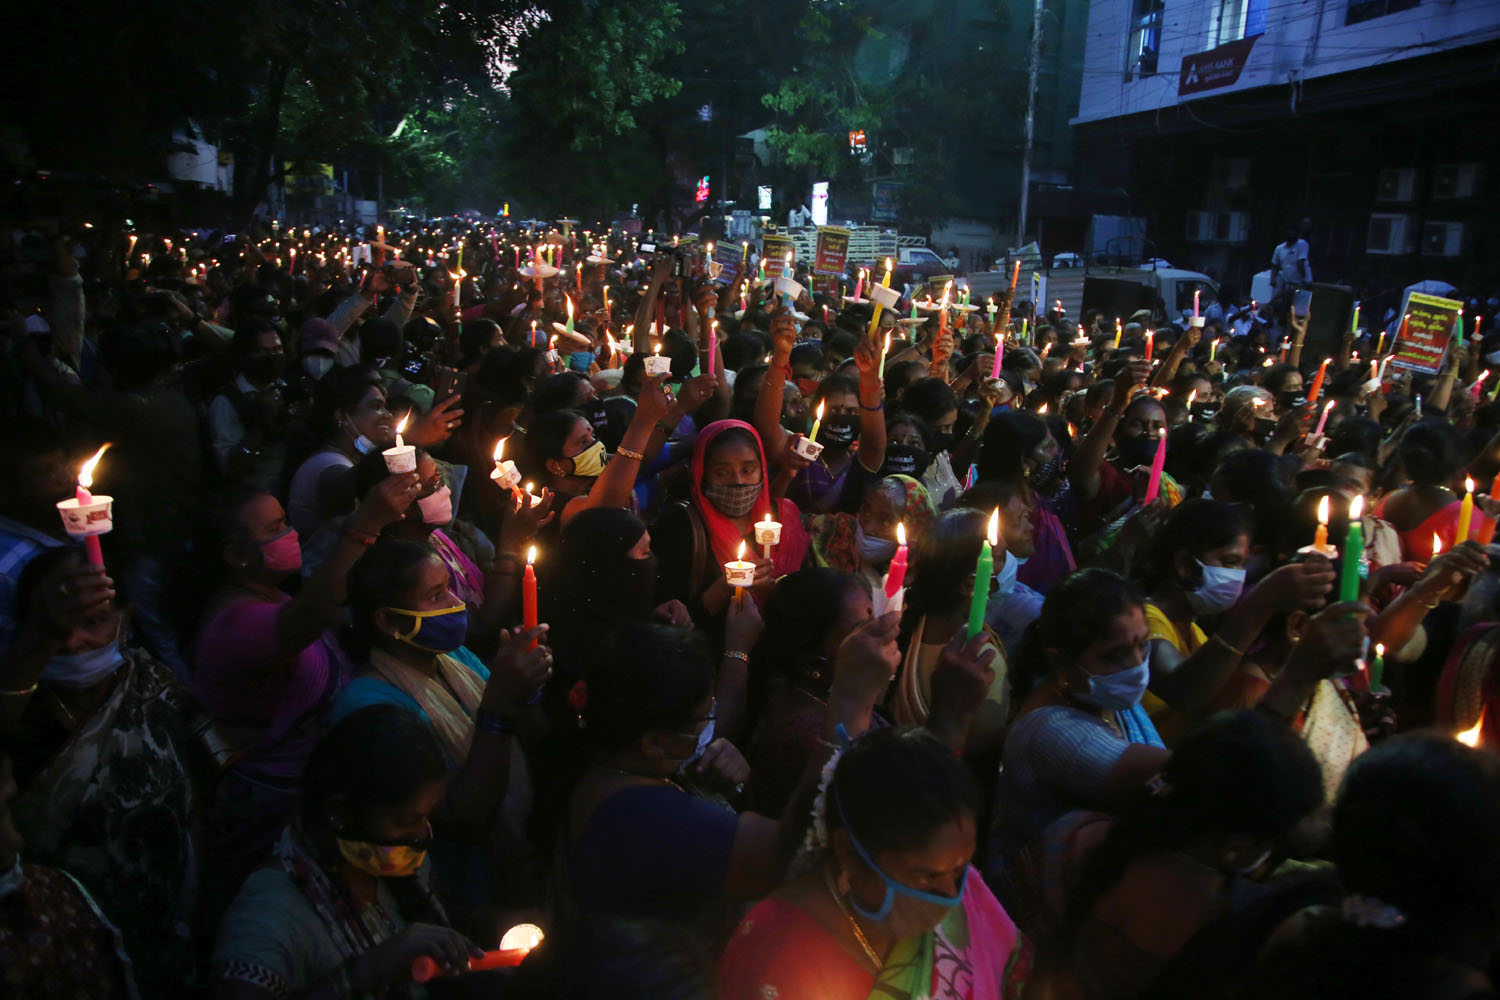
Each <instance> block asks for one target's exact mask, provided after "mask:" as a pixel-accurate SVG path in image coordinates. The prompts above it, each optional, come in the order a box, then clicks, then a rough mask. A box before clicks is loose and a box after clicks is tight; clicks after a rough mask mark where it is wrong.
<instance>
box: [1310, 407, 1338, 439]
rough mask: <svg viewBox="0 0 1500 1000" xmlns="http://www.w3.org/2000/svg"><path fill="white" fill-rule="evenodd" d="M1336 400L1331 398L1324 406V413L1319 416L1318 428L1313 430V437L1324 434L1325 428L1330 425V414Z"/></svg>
mask: <svg viewBox="0 0 1500 1000" xmlns="http://www.w3.org/2000/svg"><path fill="white" fill-rule="evenodd" d="M1335 402H1336V400H1332V399H1330V400H1329V401H1328V405H1326V406H1324V407H1323V415H1322V416H1321V417H1319V418H1318V429H1317V430H1315V431H1313V437H1315V438H1320V437H1322V436H1323V428H1324V427H1327V426H1328V414H1330V413H1332V412H1333V404H1334V403H1335Z"/></svg>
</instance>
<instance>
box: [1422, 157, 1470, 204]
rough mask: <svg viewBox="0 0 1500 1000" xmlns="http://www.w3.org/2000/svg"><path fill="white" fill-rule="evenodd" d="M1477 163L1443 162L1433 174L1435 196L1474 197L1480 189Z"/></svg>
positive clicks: (1433, 194) (1433, 193) (1433, 192)
mask: <svg viewBox="0 0 1500 1000" xmlns="http://www.w3.org/2000/svg"><path fill="white" fill-rule="evenodd" d="M1480 173H1481V167H1480V165H1479V164H1477V163H1441V164H1439V165H1438V168H1437V169H1436V170H1435V171H1433V174H1432V196H1433V197H1434V198H1472V197H1474V194H1475V193H1476V192H1477V191H1478V190H1479V178H1480Z"/></svg>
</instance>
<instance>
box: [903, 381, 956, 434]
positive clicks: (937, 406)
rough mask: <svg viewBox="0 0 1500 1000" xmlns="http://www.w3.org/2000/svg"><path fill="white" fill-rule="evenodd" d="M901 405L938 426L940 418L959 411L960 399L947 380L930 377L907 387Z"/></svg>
mask: <svg viewBox="0 0 1500 1000" xmlns="http://www.w3.org/2000/svg"><path fill="white" fill-rule="evenodd" d="M901 405H902V406H904V407H905V408H906V409H908V410H910V411H912V412H913V413H915V414H916V415H917V416H919V417H921V418H922V419H923V420H926V421H927V422H928V423H931V424H934V425H936V424H937V422H938V418H939V417H943V416H945V415H947V414H948V413H950V412H951V411H953V410H956V409H958V397H957V396H955V395H954V394H953V390H952V389H951V388H950V387H949V385H948V382H947V380H945V379H942V378H938V377H937V376H934V375H929V376H927V377H926V378H919V379H917V380H916V381H915V382H913V383H912V384H911V385H909V386H907V387H906V391H905V392H904V393H902V394H901Z"/></svg>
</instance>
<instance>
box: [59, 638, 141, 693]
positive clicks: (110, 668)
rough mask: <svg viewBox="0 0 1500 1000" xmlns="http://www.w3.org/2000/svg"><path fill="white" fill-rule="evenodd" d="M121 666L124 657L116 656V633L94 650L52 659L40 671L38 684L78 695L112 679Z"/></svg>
mask: <svg viewBox="0 0 1500 1000" xmlns="http://www.w3.org/2000/svg"><path fill="white" fill-rule="evenodd" d="M124 662H125V654H124V653H122V652H120V632H119V630H118V629H116V630H115V637H114V639H113V641H111V642H109V643H108V644H107V645H104V646H100V647H99V648H98V649H86V650H84V651H83V652H81V653H61V654H59V655H57V656H54V657H52V659H50V660H48V661H47V665H46V666H45V667H43V668H42V680H44V681H47V682H48V683H50V684H56V685H57V686H58V687H61V688H68V689H69V690H73V691H80V690H82V689H84V688H90V687H93V686H94V685H95V684H97V683H99V682H100V681H102V680H104V679H105V678H106V677H110V676H112V675H113V674H114V672H115V671H116V670H119V669H120V664H122V663H124Z"/></svg>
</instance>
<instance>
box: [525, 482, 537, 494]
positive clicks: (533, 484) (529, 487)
mask: <svg viewBox="0 0 1500 1000" xmlns="http://www.w3.org/2000/svg"><path fill="white" fill-rule="evenodd" d="M535 485H536V483H527V484H526V485H525V486H524V487H523V489H525V490H526V492H527V493H530V492H531V488H532V487H533V486H535Z"/></svg>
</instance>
